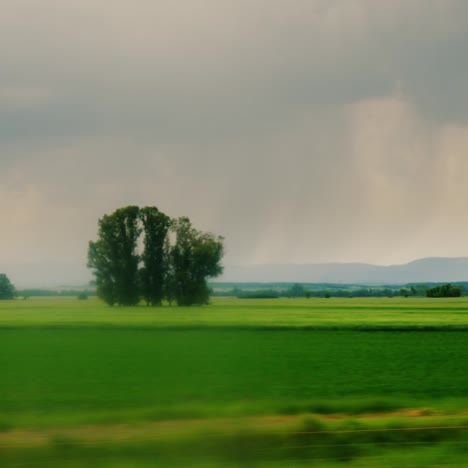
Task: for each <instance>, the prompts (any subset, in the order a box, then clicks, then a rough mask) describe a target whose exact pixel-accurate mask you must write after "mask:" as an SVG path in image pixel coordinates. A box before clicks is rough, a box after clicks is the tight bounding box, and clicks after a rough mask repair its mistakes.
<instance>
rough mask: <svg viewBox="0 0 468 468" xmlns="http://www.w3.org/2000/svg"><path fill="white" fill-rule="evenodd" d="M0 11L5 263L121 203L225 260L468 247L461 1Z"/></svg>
mask: <svg viewBox="0 0 468 468" xmlns="http://www.w3.org/2000/svg"><path fill="white" fill-rule="evenodd" d="M0 7H1V12H2V13H1V15H0V38H1V40H0V57H1V62H0V213H1V234H0V235H1V242H0V270H1V262H3V263H4V264H5V265H7V264H12V263H15V262H23V261H26V260H28V261H34V262H55V261H64V262H71V263H76V264H84V263H85V261H86V260H85V259H86V250H87V242H88V240H90V239H94V238H95V236H96V228H97V220H98V218H99V217H100V216H102V215H103V214H104V213H106V212H110V211H112V210H114V209H115V208H118V207H120V206H124V205H128V204H139V205H156V206H158V207H159V208H160V209H161V210H163V211H165V212H166V213H167V214H169V215H171V216H180V215H187V216H189V217H190V218H191V219H192V221H193V222H194V224H195V225H196V226H197V227H199V228H200V229H204V230H210V231H213V232H215V233H217V234H221V235H224V236H225V237H226V258H225V263H227V264H257V263H307V262H328V261H363V262H374V263H381V264H389V263H400V262H405V261H409V260H412V259H415V258H419V257H424V256H466V255H468V60H467V58H466V54H467V50H468V2H467V1H465V0H185V1H182V0H181V1H174V0H157V1H154V0H137V1H130V0H112V1H109V0H68V1H63V0H0Z"/></svg>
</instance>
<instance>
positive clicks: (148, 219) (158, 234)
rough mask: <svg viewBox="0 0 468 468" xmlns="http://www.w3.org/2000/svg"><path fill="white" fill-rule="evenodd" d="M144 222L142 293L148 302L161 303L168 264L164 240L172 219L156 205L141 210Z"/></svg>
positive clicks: (141, 271) (141, 272)
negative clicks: (165, 257) (165, 259)
mask: <svg viewBox="0 0 468 468" xmlns="http://www.w3.org/2000/svg"><path fill="white" fill-rule="evenodd" d="M140 218H141V220H142V223H143V232H144V250H143V254H142V256H141V259H142V261H143V267H142V268H141V270H140V281H141V293H142V296H143V298H144V299H145V301H146V303H147V304H150V305H161V302H162V300H163V298H164V279H165V278H166V276H167V270H168V265H167V263H166V262H165V261H164V242H165V240H166V237H167V233H168V231H169V227H170V224H171V219H170V218H169V216H166V215H165V214H164V213H161V211H159V210H158V209H157V208H156V207H154V206H151V207H146V208H142V209H141V210H140Z"/></svg>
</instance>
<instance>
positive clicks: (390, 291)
mask: <svg viewBox="0 0 468 468" xmlns="http://www.w3.org/2000/svg"><path fill="white" fill-rule="evenodd" d="M210 286H211V288H212V290H211V295H212V296H224V297H237V298H245V299H274V298H278V297H304V298H310V297H324V298H329V297H395V296H400V297H411V296H413V297H459V296H462V295H464V294H465V293H466V292H467V291H468V282H457V283H453V284H444V283H425V284H406V285H404V286H402V285H382V286H363V285H355V284H332V283H330V284H320V283H295V284H290V283H237V284H236V283H213V284H211V285H210Z"/></svg>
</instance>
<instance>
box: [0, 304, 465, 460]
mask: <svg viewBox="0 0 468 468" xmlns="http://www.w3.org/2000/svg"><path fill="white" fill-rule="evenodd" d="M467 339H468V299H466V298H459V299H426V298H392V299H390V298H385V299H372V298H365V299H357V298H355V299H274V300H246V299H223V298H217V299H213V304H212V305H210V306H205V307H190V308H176V307H169V306H167V307H163V308H161V309H153V308H147V307H145V306H139V307H133V308H132V307H129V308H110V307H107V306H105V305H103V304H102V303H101V302H99V301H98V300H96V299H90V300H88V301H78V300H76V299H74V298H53V299H47V298H41V299H39V298H38V299H36V298H31V299H29V300H16V301H4V302H0V369H1V375H0V465H1V466H34V465H35V464H38V465H40V464H41V463H42V464H45V465H47V466H80V465H82V464H83V463H88V464H90V465H92V466H106V467H107V466H112V467H114V466H115V467H120V466H122V467H124V466H155V464H156V465H158V466H170V465H174V466H191V465H193V466H220V465H221V466H230V465H232V466H246V464H247V465H249V464H250V465H252V466H306V465H310V464H315V465H316V466H317V465H319V466H342V465H343V463H344V462H346V466H351V467H354V466H356V467H358V466H397V465H400V466H401V465H404V466H409V465H414V466H439V464H441V463H442V461H443V462H444V464H447V463H451V464H452V465H453V466H455V465H457V464H458V463H459V465H458V466H463V464H462V461H463V460H464V459H466V457H467V455H468V412H467V410H468V372H467V362H468V346H467ZM447 460H448V461H447Z"/></svg>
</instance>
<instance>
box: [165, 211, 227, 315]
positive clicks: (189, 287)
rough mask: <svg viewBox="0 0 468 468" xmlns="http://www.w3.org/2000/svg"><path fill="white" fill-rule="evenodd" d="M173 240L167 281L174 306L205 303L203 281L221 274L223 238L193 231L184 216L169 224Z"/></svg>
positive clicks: (205, 294)
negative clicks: (174, 302) (173, 299)
mask: <svg viewBox="0 0 468 468" xmlns="http://www.w3.org/2000/svg"><path fill="white" fill-rule="evenodd" d="M172 230H173V232H174V234H175V242H174V244H173V245H172V246H171V247H170V250H169V262H170V267H171V268H170V275H169V277H170V278H169V281H170V284H171V287H172V289H173V296H174V297H175V300H176V301H177V304H178V305H182V306H189V305H192V304H206V303H207V302H208V296H209V289H208V285H207V282H206V280H207V279H208V278H213V277H215V276H218V275H219V274H221V273H222V271H223V268H222V266H221V263H220V262H221V258H222V257H223V253H224V249H223V238H222V237H219V236H214V235H213V234H207V233H203V232H201V231H197V230H196V229H194V228H193V227H192V224H191V223H190V220H189V219H188V218H179V219H178V220H176V221H175V222H174V223H173V226H172Z"/></svg>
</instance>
